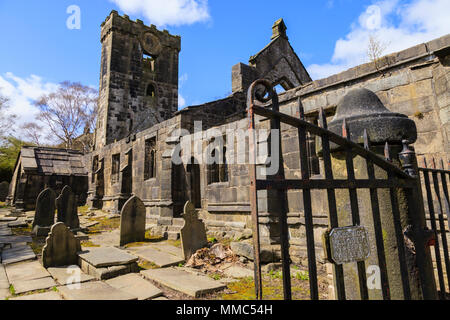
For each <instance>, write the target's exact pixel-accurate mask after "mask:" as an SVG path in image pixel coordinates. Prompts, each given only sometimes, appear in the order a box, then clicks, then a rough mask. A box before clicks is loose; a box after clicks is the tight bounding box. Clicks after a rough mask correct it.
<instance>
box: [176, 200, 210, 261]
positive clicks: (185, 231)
mask: <svg viewBox="0 0 450 320" xmlns="http://www.w3.org/2000/svg"><path fill="white" fill-rule="evenodd" d="M183 218H184V227H183V228H182V229H181V248H182V249H183V256H184V259H185V260H186V261H188V260H189V259H190V258H191V256H192V255H193V254H194V253H195V252H196V251H197V250H199V249H201V248H204V247H205V246H206V245H207V244H208V240H207V238H206V228H205V224H204V223H203V221H202V220H200V219H199V218H198V214H197V210H195V206H194V205H193V204H192V202H190V201H188V202H186V204H185V206H184V214H183Z"/></svg>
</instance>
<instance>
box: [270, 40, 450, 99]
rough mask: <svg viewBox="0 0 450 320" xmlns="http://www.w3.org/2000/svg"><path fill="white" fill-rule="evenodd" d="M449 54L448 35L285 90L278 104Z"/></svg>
mask: <svg viewBox="0 0 450 320" xmlns="http://www.w3.org/2000/svg"><path fill="white" fill-rule="evenodd" d="M449 53H450V34H447V35H445V36H442V37H440V38H437V39H434V40H431V41H429V42H425V43H421V44H418V45H416V46H413V47H410V48H408V49H405V50H402V51H398V52H394V53H391V54H389V55H386V56H383V57H381V58H380V59H379V60H378V62H377V65H375V63H374V62H368V63H365V64H361V65H358V66H356V67H353V68H350V69H347V70H345V71H342V72H340V73H337V74H334V75H331V76H329V77H326V78H322V79H318V80H314V81H312V82H310V83H307V84H304V85H301V86H298V87H296V88H292V89H290V90H287V91H285V92H283V93H281V94H279V95H280V102H282V101H286V100H290V99H292V98H293V97H292V95H295V96H297V97H300V96H301V97H307V96H309V95H313V94H316V93H317V92H318V91H325V90H327V89H332V88H334V87H338V86H344V85H346V84H347V83H349V82H352V81H356V80H359V79H363V78H367V77H371V76H374V75H377V74H380V72H385V71H388V70H390V69H393V68H396V67H401V66H402V65H405V64H409V63H414V62H417V61H421V60H422V61H421V62H422V63H423V64H430V63H433V59H434V58H439V57H443V56H446V55H448V54H449Z"/></svg>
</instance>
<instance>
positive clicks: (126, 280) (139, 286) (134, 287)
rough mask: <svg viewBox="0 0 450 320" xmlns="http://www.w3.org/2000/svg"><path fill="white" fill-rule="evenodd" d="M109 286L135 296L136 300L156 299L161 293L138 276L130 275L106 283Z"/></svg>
mask: <svg viewBox="0 0 450 320" xmlns="http://www.w3.org/2000/svg"><path fill="white" fill-rule="evenodd" d="M106 283H107V284H109V285H110V286H112V287H114V288H116V289H120V290H122V291H125V292H128V293H129V294H131V295H135V296H137V298H138V300H149V299H153V298H157V297H159V296H161V295H162V294H163V292H162V291H161V290H160V289H158V288H157V287H155V286H154V285H153V284H151V283H150V282H148V281H147V280H145V279H143V278H142V277H141V276H140V275H139V274H136V273H130V274H126V275H124V276H120V277H117V278H114V279H110V280H107V281H106Z"/></svg>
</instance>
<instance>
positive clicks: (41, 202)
mask: <svg viewBox="0 0 450 320" xmlns="http://www.w3.org/2000/svg"><path fill="white" fill-rule="evenodd" d="M55 209H56V206H55V192H54V191H53V190H52V189H50V188H47V189H45V190H43V191H42V192H41V193H40V194H39V195H38V197H37V199H36V212H35V214H34V220H33V233H34V234H37V235H47V234H48V231H49V230H50V227H51V226H52V225H53V224H54V223H55Z"/></svg>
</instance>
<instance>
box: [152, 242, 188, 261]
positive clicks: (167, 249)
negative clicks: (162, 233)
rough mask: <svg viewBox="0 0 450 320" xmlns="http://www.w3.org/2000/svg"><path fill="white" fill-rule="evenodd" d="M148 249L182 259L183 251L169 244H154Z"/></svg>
mask: <svg viewBox="0 0 450 320" xmlns="http://www.w3.org/2000/svg"><path fill="white" fill-rule="evenodd" d="M149 247H151V248H153V249H156V250H159V251H163V252H167V253H170V254H173V255H174V256H177V257H180V258H183V250H181V248H177V247H175V246H173V245H171V244H168V243H164V242H163V243H157V244H156V243H155V244H150V245H149Z"/></svg>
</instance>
